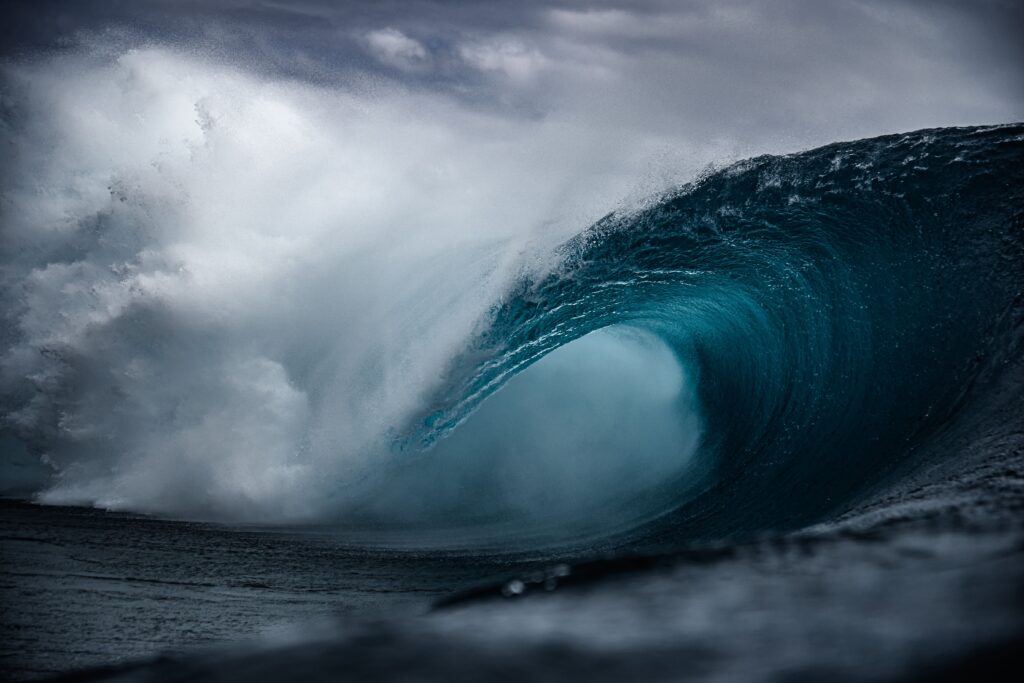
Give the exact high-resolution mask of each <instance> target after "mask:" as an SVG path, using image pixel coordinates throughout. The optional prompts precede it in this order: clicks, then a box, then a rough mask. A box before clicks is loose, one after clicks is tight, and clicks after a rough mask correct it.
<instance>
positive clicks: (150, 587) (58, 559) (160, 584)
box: [0, 501, 533, 679]
mask: <svg viewBox="0 0 1024 683" xmlns="http://www.w3.org/2000/svg"><path fill="white" fill-rule="evenodd" d="M0 549H2V557H3V563H2V568H0V604H2V605H3V617H2V621H0V678H3V679H7V678H14V679H22V678H25V679H27V678H37V677H45V676H47V675H52V674H55V673H58V672H66V671H71V670H74V669H78V668H82V667H89V666H97V665H109V664H113V663H117V662H124V661H130V660H133V659H138V658H141V657H147V656H152V655H154V654H157V653H174V652H183V651H186V650H190V649H193V648H197V647H201V646H204V645H210V644H214V643H216V644H224V643H227V642H238V641H241V640H246V639H248V640H250V641H256V642H259V643H261V644H263V645H269V644H271V643H277V644H280V643H281V642H287V641H289V640H291V639H294V638H296V637H302V634H304V633H306V632H307V631H308V628H309V625H310V624H311V623H313V622H315V621H316V620H318V619H322V618H331V619H338V620H341V621H346V620H351V619H355V618H359V619H380V618H388V617H394V616H396V615H397V616H411V615H416V614H420V613H422V612H424V611H425V610H426V609H427V608H428V607H429V605H430V604H431V603H432V601H434V600H436V599H438V598H439V597H441V596H444V595H447V594H449V593H451V592H452V591H454V590H457V589H460V588H464V587H466V586H469V585H472V584H473V583H475V582H479V581H481V580H484V579H487V578H488V577H491V578H493V577H495V576H503V575H506V574H508V573H510V572H514V571H516V569H517V568H521V567H524V566H532V564H533V563H532V562H531V561H530V560H529V559H526V558H522V557H518V558H508V557H504V558H493V557H486V556H484V557H479V556H477V557H474V558H473V559H472V560H471V561H466V560H465V558H462V557H460V556H458V555H457V554H444V553H440V554H439V553H417V552H408V551H406V552H403V551H383V550H372V549H365V548H362V549H360V548H358V547H352V545H351V544H350V543H348V544H347V543H346V542H345V540H344V539H343V538H341V537H339V535H338V534H337V533H332V532H328V531H323V530H316V529H283V530H282V529H270V530H268V529H258V528H245V527H242V528H239V527H229V526H222V525H214V524H198V523H189V522H177V521H165V520H158V519H152V518H147V517H141V516H137V515H128V514H120V513H108V512H103V511H100V510H93V509H88V508H76V507H47V506H39V505H31V504H28V503H22V502H15V501H2V502H0ZM300 627H301V628H300Z"/></svg>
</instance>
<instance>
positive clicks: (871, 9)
mask: <svg viewBox="0 0 1024 683" xmlns="http://www.w3.org/2000/svg"><path fill="white" fill-rule="evenodd" d="M4 7H5V10H4V14H5V17H4V18H5V21H4V22H3V28H2V29H0V31H3V40H4V44H5V51H6V53H7V54H8V55H9V56H25V55H28V54H31V53H32V52H34V51H36V50H38V49H40V48H45V47H49V48H53V47H62V48H64V49H67V48H69V47H73V46H75V45H76V44H79V43H82V42H85V43H89V44H91V45H92V46H94V47H95V46H97V45H101V46H106V47H108V48H110V49H112V50H115V51H116V50H119V49H122V48H124V47H125V46H131V45H146V44H153V43H158V44H160V43H169V44H171V45H175V46H185V47H187V48H188V49H189V50H192V51H199V52H209V53H212V54H215V55H216V56H218V58H220V59H223V60H226V61H231V62H234V63H236V64H240V65H242V66H244V67H245V68H246V69H251V70H255V71H259V72H261V73H264V74H272V75H276V76H281V77H286V78H295V79H299V80H309V81H314V82H317V83H329V84H346V85H358V84H361V85H362V86H364V87H365V86H366V85H367V83H369V84H371V85H373V84H381V83H388V82H397V83H401V84H403V86H407V87H410V88H413V89H425V90H430V91H435V92H440V93H444V94H445V95H447V96H450V97H452V98H455V99H457V100H459V101H461V102H463V103H464V104H466V105H467V106H472V107H479V108H490V109H492V110H494V111H497V112H500V113H501V114H502V115H505V116H514V117H537V118H540V117H544V116H547V115H550V114H551V113H552V112H556V111H558V112H563V113H564V112H572V113H573V115H575V116H579V117H581V118H585V119H587V120H588V121H600V122H601V123H602V124H603V125H606V126H607V127H609V129H610V130H614V129H617V128H619V127H627V128H630V129H643V130H645V131H649V132H650V134H651V135H652V136H655V137H658V138H662V137H665V136H667V137H668V138H677V137H685V138H688V139H690V140H708V139H721V140H723V141H726V142H727V144H730V145H735V146H736V149H735V151H736V153H740V154H742V153H744V152H748V151H750V152H756V151H761V148H764V149H765V151H778V150H780V149H784V148H786V147H787V146H789V147H792V146H796V147H802V146H806V145H807V144H814V143H819V142H828V141H831V140H834V139H839V138H849V137H856V136H865V135H872V134H877V133H882V132H892V131H896V130H906V129H910V128H920V127H926V126H941V125H955V124H972V123H996V122H1006V121H1010V120H1019V119H1021V118H1024V36H1022V35H1021V29H1020V27H1021V26H1024V3H1020V2H1017V1H1015V0H981V1H975V2H970V1H960V0H956V1H951V0H950V1H943V0H938V1H935V2H922V1H917V2H914V1H911V2H896V1H893V0H850V1H846V2H826V1H822V0H782V1H779V2H757V1H752V0H713V1H710V0H693V1H690V2H686V1H680V2H674V1H657V0H654V1H647V2H630V3H622V2H620V3H610V2H588V3H583V2H532V1H526V2H494V1H490V2H430V1H422V0H421V1H414V2H395V1H392V2H329V1H327V0H299V1H297V2H283V1H281V2H273V1H264V2H259V1H256V0H177V1H171V0H132V1H104V2H95V1H93V2H89V1H87V0H81V1H76V2H54V1H52V0H49V1H41V0H27V1H25V2H9V1H8V2H5V3H4Z"/></svg>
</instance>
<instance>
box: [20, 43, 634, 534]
mask: <svg viewBox="0 0 1024 683" xmlns="http://www.w3.org/2000/svg"><path fill="white" fill-rule="evenodd" d="M6 76H7V79H6V80H7V84H8V86H7V90H6V92H5V95H4V98H5V105H6V106H8V108H9V110H10V112H11V116H10V117H9V124H8V125H9V129H8V131H7V133H8V134H9V142H10V147H11V149H12V151H13V156H12V159H13V161H12V163H11V164H10V165H9V166H8V167H7V176H6V178H5V185H6V187H5V193H4V197H5V207H4V211H5V216H6V218H5V221H4V227H3V230H4V238H3V289H4V294H3V298H4V315H5V325H7V326H9V330H10V332H9V333H8V334H9V339H10V343H9V345H8V347H7V349H6V352H5V353H4V355H3V357H2V377H3V385H2V386H3V405H4V410H5V413H6V424H7V426H8V428H10V429H13V431H14V432H15V433H16V434H18V435H19V436H20V437H21V438H22V439H23V440H25V441H26V442H28V443H30V444H31V446H32V447H33V448H34V449H36V450H37V451H38V452H41V453H43V454H45V456H44V457H45V459H46V461H47V462H48V463H49V464H50V465H51V466H52V468H53V469H54V472H55V479H54V480H53V482H51V484H50V485H49V486H48V487H47V488H46V490H45V491H44V492H43V493H42V496H41V497H42V499H43V500H45V501H48V502H59V503H70V502H79V503H88V504H98V505H101V506H106V507H112V508H129V509H136V510H145V511H152V512H158V513H164V514H172V515H184V516H190V517H197V516H198V517H216V518H221V517H227V518H242V519H257V520H287V519H301V518H307V517H311V516H316V515H318V514H321V513H322V512H323V511H324V510H325V509H336V508H337V507H338V505H339V501H343V499H344V498H345V496H346V495H347V494H346V493H345V492H346V491H347V490H349V489H350V488H351V487H353V486H355V485H357V484H358V483H359V482H360V481H362V480H363V479H365V478H366V475H367V472H368V469H372V468H374V467H376V466H378V465H379V464H380V460H381V458H386V457H389V456H388V451H389V443H390V442H389V440H388V439H389V438H390V436H389V435H393V430H394V429H395V428H396V427H398V426H401V425H403V424H404V421H405V420H407V419H409V416H410V415H411V414H413V413H414V412H415V411H417V410H420V409H422V402H423V401H424V400H425V399H426V397H427V396H428V395H429V393H430V392H431V391H433V390H436V389H437V387H438V384H439V383H440V382H442V381H443V374H444V371H445V368H446V364H447V362H448V361H449V359H450V358H451V357H452V356H453V355H454V354H455V353H456V352H457V351H459V350H460V349H461V348H463V347H464V345H465V344H466V342H467V340H468V339H469V338H470V337H471V336H472V334H473V333H474V331H475V330H477V328H478V326H479V325H480V324H483V323H485V322H486V319H487V313H488V310H489V308H490V307H491V306H493V304H494V302H496V301H497V300H499V299H500V296H501V294H502V292H503V290H504V288H505V287H506V286H507V283H508V281H509V279H510V278H512V277H515V276H516V275H517V274H519V273H521V272H523V270H524V269H531V268H543V267H545V264H546V261H545V257H544V254H546V253H548V251H549V247H550V245H552V244H554V243H556V242H558V241H560V240H561V239H564V238H565V237H566V236H567V235H569V234H571V233H572V232H574V231H576V230H578V229H580V228H582V227H584V226H585V225H586V224H587V223H588V222H589V221H591V220H593V219H595V218H597V217H598V216H600V215H601V214H602V213H603V212H605V211H607V210H608V209H610V208H613V207H614V205H615V201H617V199H618V198H620V197H622V196H623V195H625V194H626V193H627V190H628V189H629V183H630V182H632V181H629V180H627V179H628V178H629V177H631V176H632V175H635V168H633V169H631V168H630V166H631V165H635V162H636V157H634V156H630V155H629V154H622V155H621V156H620V159H619V160H618V161H616V162H615V163H614V164H604V163H599V164H595V163H594V162H595V151H594V150H595V140H594V137H593V135H594V133H593V132H592V131H591V132H586V131H585V129H584V133H581V132H580V130H579V129H576V128H573V127H572V126H570V125H569V124H568V123H567V122H566V121H564V120H559V119H558V118H557V117H553V118H552V119H551V120H549V121H540V122H537V121H527V120H518V119H509V118H502V117H498V116H494V115H490V114H486V113H480V112H479V111H474V110H472V109H470V108H467V107H464V106H459V105H456V104H453V103H451V102H449V101H446V100H444V99H442V98H438V97H435V96H432V95H428V94H422V93H412V92H409V91H402V90H399V89H389V88H386V87H383V86H380V87H369V86H366V85H365V84H364V85H363V86H353V87H352V88H350V89H341V88H332V89H327V88H317V87H313V86H308V85H302V84H297V83H289V82H280V81H277V82H275V81H271V80H268V79H265V78H260V77H257V76H254V75H251V74H247V73H243V72H241V71H239V70H237V69H234V68H229V67H226V66H222V65H217V64H216V63H212V62H210V61H209V60H206V59H201V58H199V57H197V56H194V55H185V54H182V53H180V52H175V51H171V50H167V49H144V50H129V51H126V52H124V53H123V54H120V55H119V56H116V57H115V58H113V59H110V58H107V57H103V56H94V55H88V54H86V55H82V54H74V55H65V56H60V57H54V58H50V59H48V60H45V61H37V62H34V63H27V64H22V65H19V66H10V67H8V71H7V74H6ZM622 145H623V146H628V142H625V141H624V142H623V143H622ZM617 147H618V146H617V145H614V144H613V145H609V146H608V149H606V150H605V151H604V152H603V154H604V155H605V156H606V158H607V159H612V158H614V157H615V156H616V155H617V154H618V152H619V151H620V150H618V149H617ZM609 169H611V170H613V171H614V172H609Z"/></svg>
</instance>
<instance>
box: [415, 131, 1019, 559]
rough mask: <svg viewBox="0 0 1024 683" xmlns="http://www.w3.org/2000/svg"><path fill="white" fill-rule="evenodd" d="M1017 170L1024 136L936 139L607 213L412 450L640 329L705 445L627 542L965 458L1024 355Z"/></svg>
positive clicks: (456, 385)
mask: <svg viewBox="0 0 1024 683" xmlns="http://www.w3.org/2000/svg"><path fill="white" fill-rule="evenodd" d="M1022 161H1024V127H1021V126H1020V125H1007V126H997V127H985V128H961V129H942V130H925V131H920V132H916V133H911V134H906V135H891V136H885V137H879V138H874V139H868V140H862V141H857V142H850V143H838V144H834V145H829V146H827V147H823V148H820V149H816V150H813V151H810V152H806V153H801V154H794V155H790V156H783V157H760V158H755V159H751V160H749V161H745V162H742V163H739V164H736V165H733V166H730V167H728V168H725V169H723V170H719V171H716V172H712V173H708V174H706V175H705V176H704V177H702V178H701V179H699V180H698V181H696V182H694V183H692V184H690V185H688V186H686V187H684V188H683V189H681V190H680V191H679V192H677V193H674V194H671V195H669V196H667V197H663V198H661V199H659V200H658V201H656V202H654V203H653V204H652V205H651V206H650V207H649V208H646V209H644V210H641V211H639V212H637V213H631V214H629V215H615V214H613V215H609V216H607V217H606V218H604V219H603V220H601V221H600V222H598V223H597V224H596V225H594V226H593V227H592V228H590V229H589V230H587V231H585V232H583V233H582V234H580V235H578V236H577V237H575V238H573V239H571V240H570V241H569V242H567V243H566V244H564V245H563V246H562V247H561V248H560V253H561V256H562V262H561V265H560V267H559V268H558V269H557V270H556V271H555V272H553V273H549V274H547V275H546V276H544V277H541V278H524V279H523V280H521V281H520V282H519V283H518V285H517V286H515V287H514V288H513V289H512V291H511V292H510V293H509V294H508V295H506V296H505V297H504V298H503V299H502V300H501V302H500V303H499V304H498V305H496V306H495V308H494V310H493V311H492V314H493V318H492V322H491V323H490V325H489V326H488V327H487V328H486V329H485V331H484V332H482V333H481V334H480V335H479V336H478V338H477V339H476V340H475V342H474V343H473V344H472V345H471V347H470V349H469V350H468V351H467V352H466V353H464V354H463V355H462V356H460V357H459V358H458V359H456V361H455V362H454V363H453V366H452V367H453V369H452V371H451V374H450V377H451V380H450V382H449V384H448V385H447V388H446V389H445V391H443V392H442V393H441V394H439V395H438V396H436V397H435V399H434V400H433V401H432V402H431V403H430V405H431V410H430V411H428V412H427V413H426V414H425V415H423V416H421V418H419V421H418V422H417V423H416V424H417V425H418V426H414V428H413V429H412V432H411V433H412V437H410V438H409V439H408V440H407V441H406V442H404V445H405V447H406V448H411V447H421V446H430V445H432V444H436V443H438V442H443V441H444V439H445V438H446V436H447V435H448V434H449V433H450V432H452V431H453V430H454V431H456V432H457V431H458V430H459V429H461V428H462V426H461V424H462V423H463V422H465V421H468V420H472V419H473V417H472V413H473V411H474V409H475V408H476V407H477V406H478V405H480V404H481V402H483V401H485V399H487V397H488V396H490V395H491V394H492V393H493V392H495V391H496V390H497V389H498V388H500V387H501V386H502V385H503V384H504V383H506V382H507V381H509V379H510V378H511V377H513V376H515V375H517V373H521V372H523V371H524V370H525V369H526V368H528V367H529V366H530V365H531V364H532V363H534V362H535V361H537V360H538V359H539V358H541V357H543V356H544V355H545V354H547V353H549V352H551V351H552V350H553V349H556V348H558V347H560V346H563V345H565V344H567V343H569V342H571V341H572V340H575V339H577V338H580V337H582V336H584V335H587V334H588V333H591V332H593V331H595V330H600V329H602V328H606V327H610V326H625V327H631V328H639V329H642V330H646V331H648V332H649V333H653V334H654V335H657V336H658V337H659V338H660V339H661V340H663V341H664V342H665V343H667V344H668V345H669V346H670V348H671V349H672V351H673V353H674V354H675V355H676V356H677V357H678V359H679V361H680V363H681V364H682V365H683V366H684V367H685V368H686V369H687V371H688V374H689V376H690V377H691V378H692V379H693V381H694V382H695V392H696V396H697V400H698V403H699V410H700V412H701V414H702V418H703V422H704V430H703V433H702V438H701V443H700V446H699V448H698V454H697V456H696V458H697V464H696V465H695V466H694V467H692V468H690V469H689V470H687V471H686V473H685V474H684V475H682V476H680V478H679V480H675V481H665V482H661V483H660V484H659V486H658V489H657V491H658V492H657V494H656V495H655V494H651V495H655V497H657V498H658V499H659V500H660V501H661V503H660V504H661V508H662V509H661V510H660V511H659V514H657V515H655V516H654V518H653V519H651V520H649V521H648V522H647V523H646V524H643V525H640V528H639V529H632V530H631V531H630V532H629V533H628V534H627V535H626V536H625V537H624V538H625V541H628V542H632V543H639V544H641V545H649V544H655V545H657V546H665V545H669V546H671V545H672V544H674V543H678V542H680V541H683V540H686V541H692V540H710V539H718V538H724V537H738V536H743V535H749V534H751V533H757V532H763V531H767V530H787V529H793V528H797V527H800V526H803V525H807V524H810V523H813V522H815V521H820V520H822V519H825V518H826V517H827V516H828V515H829V514H830V513H835V512H836V511H839V510H843V509H847V508H849V506H850V505H852V504H853V503H855V502H856V501H858V500H860V499H863V498H864V497H866V496H868V495H870V494H872V493H875V492H877V491H878V490H879V489H881V488H884V487H886V486H891V485H893V482H894V481H898V480H899V479H900V478H901V477H902V476H903V475H905V474H906V473H907V472H908V471H912V470H913V469H914V468H916V467H920V466H922V463H921V462H920V460H921V459H922V458H930V459H934V458H943V457H945V458H955V457H957V450H956V448H954V445H953V444H951V443H945V444H944V443H943V439H944V437H945V436H946V435H948V433H949V431H950V427H951V425H953V424H955V423H957V422H958V421H962V420H965V419H972V420H980V421H981V422H982V423H984V422H985V420H990V421H991V420H999V419H1005V417H1004V418H998V417H996V416H994V415H992V416H986V415H978V412H979V411H980V410H982V409H981V408H980V407H979V406H980V405H981V404H983V403H985V400H984V398H985V395H986V392H989V391H993V390H994V389H993V387H994V386H996V385H997V384H998V382H999V381H1000V377H1001V376H1002V375H1003V374H1004V373H1005V372H1008V371H1009V369H1010V368H1013V367H1015V366H1016V364H1018V363H1019V360H1020V341H1021V323H1022V320H1024V318H1022V290H1021V287H1022V284H1024V204H1022V192H1024V164H1022ZM527 372H529V371H528V370H527ZM1011 391H1015V392H1017V393H1018V394H1019V393H1020V388H1013V389H1011ZM686 410H689V408H687V409H686ZM683 412H684V413H685V412H686V411H685V410H684V411H683ZM681 419H682V418H681ZM695 481H696V482H699V486H696V487H695V486H694V482H695ZM620 540H622V539H620Z"/></svg>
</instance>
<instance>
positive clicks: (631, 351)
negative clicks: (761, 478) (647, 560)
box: [344, 325, 702, 548]
mask: <svg viewBox="0 0 1024 683" xmlns="http://www.w3.org/2000/svg"><path fill="white" fill-rule="evenodd" d="M692 388H693V382H692V372H691V371H690V370H689V369H688V368H686V367H684V365H683V363H682V362H681V361H680V359H679V357H678V356H677V355H676V353H675V352H674V351H673V350H672V349H671V348H670V347H669V346H668V345H666V343H665V342H664V341H663V340H662V339H660V338H659V337H658V336H656V335H654V334H653V333H651V332H649V331H647V330H644V329H642V328H639V327H635V326H631V325H613V326H611V327H606V328H602V329H599V330H596V331H594V332H591V333H589V334H586V335H584V336H583V337H581V338H579V339H576V340H574V341H571V342H569V343H567V344H565V345H563V346H561V347H559V348H557V349H555V350H554V351H552V352H551V353H549V354H547V355H546V356H544V357H543V358H541V359H540V360H538V361H537V362H536V363H534V364H533V365H531V366H530V367H529V368H527V369H526V370H524V371H522V372H521V373H519V374H517V375H515V376H514V377H512V378H511V379H510V380H509V381H508V382H507V383H506V384H505V385H504V386H503V387H502V388H501V389H499V390H498V391H497V392H495V393H494V394H493V395H491V396H490V397H489V398H487V399H486V400H485V401H484V402H483V403H482V404H481V405H480V406H479V407H478V408H477V409H476V410H475V411H474V412H473V413H472V414H471V415H470V416H469V417H468V418H467V419H466V420H465V421H464V422H462V424H460V425H459V426H458V427H456V428H455V429H453V430H451V431H450V432H449V433H448V434H447V435H446V436H445V437H444V438H441V439H440V440H439V441H437V442H436V444H435V445H434V447H433V448H430V449H428V450H425V451H421V452H416V453H412V454H410V455H409V456H408V457H405V458H400V459H399V460H397V461H396V462H394V463H392V464H390V465H389V466H387V467H385V468H382V469H381V470H380V471H379V472H378V473H377V476H375V477H374V479H373V481H372V483H370V486H369V488H368V493H367V494H365V495H364V496H362V497H361V499H360V501H359V502H358V503H356V504H355V505H354V506H353V509H352V510H350V511H348V512H347V513H346V514H345V515H344V517H345V518H347V519H348V520H349V521H350V523H352V524H353V527H354V528H357V529H358V530H359V531H360V532H365V533H366V535H367V538H368V540H370V541H371V542H373V543H385V544H387V545H390V546H394V545H410V546H411V545H415V546H444V547H459V546H473V547H486V546H488V545H493V544H501V545H502V546H503V547H506V548H507V547H508V546H509V544H511V545H515V546H522V547H527V546H529V547H538V546H541V545H559V546H565V545H566V544H570V545H571V544H573V543H575V542H578V541H582V540H584V539H595V538H598V537H604V536H609V535H611V534H615V533H617V532H622V531H625V530H627V529H629V528H631V527H635V526H636V525H638V524H642V523H644V522H646V521H648V520H650V519H652V518H654V517H656V516H658V515H659V514H660V513H663V512H666V511H667V510H669V509H672V508H674V507H675V506H677V505H678V504H679V501H680V498H681V497H685V496H686V493H687V492H688V491H693V490H695V489H696V487H697V486H698V485H699V482H700V481H701V480H702V476H701V471H702V466H701V464H700V458H699V457H698V455H699V451H700V449H699V445H700V439H701V434H702V429H701V420H700V417H699V410H698V407H697V405H696V398H695V394H694V392H693V390H692Z"/></svg>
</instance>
